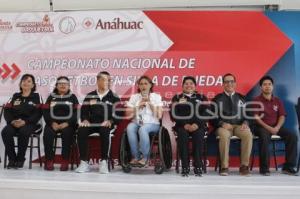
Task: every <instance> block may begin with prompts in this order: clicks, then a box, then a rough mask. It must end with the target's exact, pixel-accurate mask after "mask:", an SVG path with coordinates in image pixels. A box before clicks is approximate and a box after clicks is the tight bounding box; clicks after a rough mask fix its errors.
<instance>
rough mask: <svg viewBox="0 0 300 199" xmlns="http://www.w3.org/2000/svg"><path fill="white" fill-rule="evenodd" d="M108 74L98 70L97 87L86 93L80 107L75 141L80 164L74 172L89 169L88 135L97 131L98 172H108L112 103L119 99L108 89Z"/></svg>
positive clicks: (112, 121) (112, 119) (112, 123)
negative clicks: (98, 138)
mask: <svg viewBox="0 0 300 199" xmlns="http://www.w3.org/2000/svg"><path fill="white" fill-rule="evenodd" d="M110 80H111V79H110V75H109V73H108V72H105V71H104V72H100V73H99V74H98V75H97V85H98V89H97V90H95V91H92V92H90V93H88V94H87V96H86V97H85V99H84V102H83V105H82V107H81V124H80V127H79V129H78V136H77V142H78V147H79V153H80V160H81V161H80V165H79V167H78V168H77V169H76V172H78V173H83V172H87V171H89V170H90V169H89V164H88V162H87V161H88V154H87V149H88V147H87V146H88V136H89V135H90V134H93V133H95V132H99V134H100V139H101V158H102V161H101V162H99V172H100V173H104V174H106V173H108V166H107V159H108V155H109V149H110V131H111V129H112V128H113V126H114V124H115V123H116V121H117V120H116V118H115V117H113V115H114V113H115V112H114V105H115V104H116V103H118V102H119V101H120V99H119V97H118V96H117V95H116V94H114V93H113V92H112V91H111V90H110Z"/></svg>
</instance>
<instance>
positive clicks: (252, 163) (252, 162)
mask: <svg viewBox="0 0 300 199" xmlns="http://www.w3.org/2000/svg"><path fill="white" fill-rule="evenodd" d="M258 139H259V137H258V136H253V148H252V158H251V159H252V160H251V166H250V170H251V171H252V169H253V165H254V161H255V151H254V150H255V147H254V144H255V143H256V142H257V141H258ZM278 141H282V138H281V137H280V136H279V135H272V136H271V144H272V154H273V158H274V164H275V169H276V171H278V163H277V155H276V152H277V151H278V150H277V148H276V142H278Z"/></svg>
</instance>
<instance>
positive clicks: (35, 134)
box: [4, 124, 43, 169]
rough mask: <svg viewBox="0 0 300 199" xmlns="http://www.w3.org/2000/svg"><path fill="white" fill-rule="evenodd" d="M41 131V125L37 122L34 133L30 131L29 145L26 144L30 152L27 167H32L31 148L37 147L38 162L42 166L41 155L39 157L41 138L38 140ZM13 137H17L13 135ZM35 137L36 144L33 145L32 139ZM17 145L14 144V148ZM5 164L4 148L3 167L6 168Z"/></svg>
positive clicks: (5, 154)
mask: <svg viewBox="0 0 300 199" xmlns="http://www.w3.org/2000/svg"><path fill="white" fill-rule="evenodd" d="M42 132H43V126H42V125H41V124H39V126H38V128H37V129H36V130H35V132H34V133H32V134H31V135H30V137H29V145H28V148H29V149H30V153H29V169H32V152H33V149H37V151H38V157H39V163H40V167H42V166H43V164H42V157H41V145H40V143H41V140H40V135H41V133H42ZM14 137H17V135H16V136H14ZM34 139H36V140H37V144H36V145H34V142H33V140H34ZM17 147H18V145H17V144H16V145H15V148H17ZM6 166H7V152H6V150H5V153H4V168H6Z"/></svg>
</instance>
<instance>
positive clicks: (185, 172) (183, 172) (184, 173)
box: [181, 168, 190, 177]
mask: <svg viewBox="0 0 300 199" xmlns="http://www.w3.org/2000/svg"><path fill="white" fill-rule="evenodd" d="M189 173H190V168H182V170H181V176H182V177H189Z"/></svg>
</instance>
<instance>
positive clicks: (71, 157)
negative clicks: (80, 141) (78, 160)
mask: <svg viewBox="0 0 300 199" xmlns="http://www.w3.org/2000/svg"><path fill="white" fill-rule="evenodd" d="M70 164H71V170H73V169H74V144H72V145H71V150H70Z"/></svg>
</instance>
